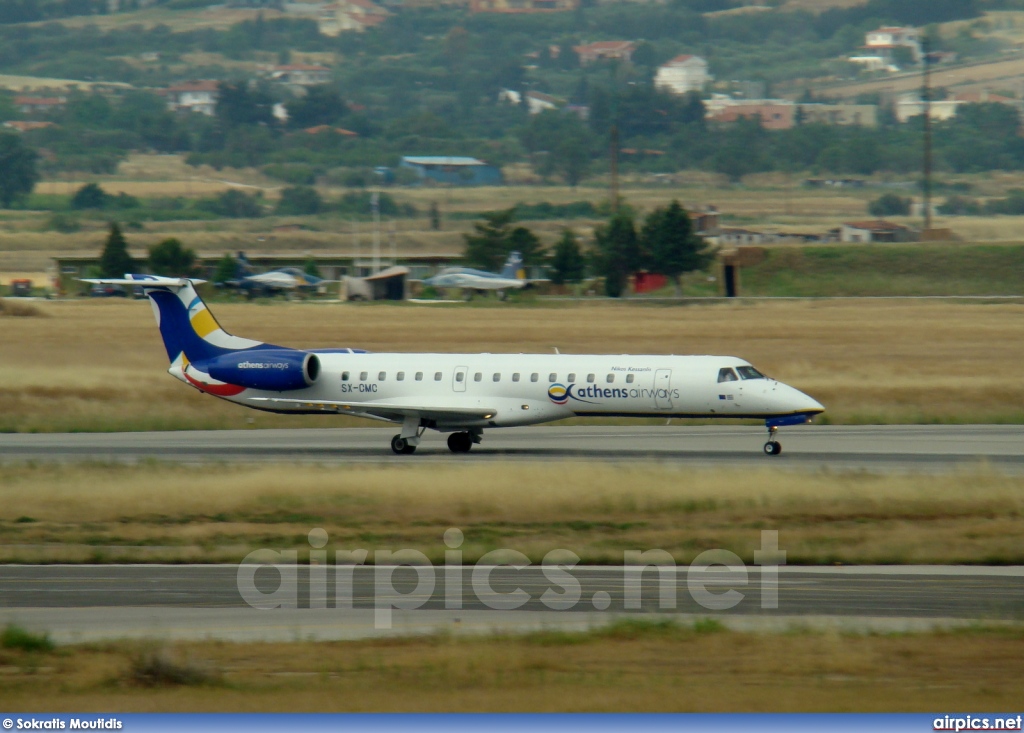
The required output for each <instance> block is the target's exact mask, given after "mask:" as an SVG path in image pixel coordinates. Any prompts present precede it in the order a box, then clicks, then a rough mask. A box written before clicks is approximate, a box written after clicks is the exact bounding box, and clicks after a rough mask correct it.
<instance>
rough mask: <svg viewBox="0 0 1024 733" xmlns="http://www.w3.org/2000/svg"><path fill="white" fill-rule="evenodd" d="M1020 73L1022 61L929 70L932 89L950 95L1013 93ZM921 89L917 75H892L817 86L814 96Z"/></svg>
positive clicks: (1023, 59)
mask: <svg viewBox="0 0 1024 733" xmlns="http://www.w3.org/2000/svg"><path fill="white" fill-rule="evenodd" d="M1022 73H1024V58H1020V57H1018V58H1013V59H997V60H994V61H991V62H989V63H978V64H971V65H963V66H953V67H950V68H944V67H941V66H940V67H937V68H936V69H934V70H933V71H932V75H931V76H932V82H931V83H932V86H934V87H944V88H947V89H950V90H951V91H954V92H965V91H975V90H977V89H983V88H989V89H992V88H998V89H1006V90H1011V91H1012V90H1015V89H1016V88H1017V84H1018V80H1019V79H1020V76H1021V74H1022ZM920 88H921V75H920V74H919V73H917V72H913V73H906V74H896V75H894V76H892V77H883V78H881V79H877V80H872V81H865V82H860V83H850V84H841V85H836V86H830V87H821V88H819V89H816V90H815V93H816V94H820V95H822V96H826V97H843V98H853V97H856V96H858V95H862V94H876V93H879V92H884V93H890V94H893V93H904V92H915V91H918V90H919V89H920Z"/></svg>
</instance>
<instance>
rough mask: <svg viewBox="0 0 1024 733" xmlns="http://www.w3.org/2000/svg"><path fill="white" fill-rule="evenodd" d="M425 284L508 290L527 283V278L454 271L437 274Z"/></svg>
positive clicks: (424, 282) (438, 286) (425, 281)
mask: <svg viewBox="0 0 1024 733" xmlns="http://www.w3.org/2000/svg"><path fill="white" fill-rule="evenodd" d="M423 284H424V285H433V286H434V287H436V288H469V289H472V290H508V289H515V288H521V287H524V286H525V285H526V280H512V279H509V278H500V277H480V276H477V275H466V274H464V273H453V274H449V275H435V276H434V277H430V278H427V279H426V280H424V281H423Z"/></svg>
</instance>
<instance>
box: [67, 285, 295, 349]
mask: <svg viewBox="0 0 1024 733" xmlns="http://www.w3.org/2000/svg"><path fill="white" fill-rule="evenodd" d="M85 282H90V283H101V284H107V285H129V286H142V288H143V292H145V294H146V295H148V296H149V300H150V302H151V303H152V305H153V314H154V315H155V316H156V322H157V325H158V326H159V327H160V335H161V337H163V340H164V347H165V348H166V349H167V358H168V359H169V360H170V362H171V364H174V363H175V362H176V361H177V360H178V359H179V357H181V355H182V354H184V356H185V359H187V360H188V361H190V362H199V361H206V360H208V359H212V358H214V357H217V356H220V355H222V354H225V353H227V352H230V351H241V350H247V349H255V348H257V347H263V346H269V344H264V343H263V342H261V341H253V340H251V339H245V338H239V337H238V336H232V335H231V334H229V333H228V332H227V331H225V330H224V329H223V328H221V327H220V324H219V323H217V320H216V319H215V318H214V317H213V313H211V312H210V309H209V308H208V307H207V306H206V303H205V302H203V299H202V298H201V297H200V296H199V293H197V292H196V289H195V285H196V284H197V283H201V282H204V281H202V280H194V281H193V280H189V279H187V278H171V277H157V276H155V275H125V277H124V279H123V280H111V279H97V280H85ZM270 348H277V347H270Z"/></svg>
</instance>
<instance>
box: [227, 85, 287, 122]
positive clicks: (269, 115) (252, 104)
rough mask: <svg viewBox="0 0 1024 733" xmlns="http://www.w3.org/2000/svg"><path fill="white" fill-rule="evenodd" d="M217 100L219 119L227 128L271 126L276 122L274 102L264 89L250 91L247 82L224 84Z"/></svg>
mask: <svg viewBox="0 0 1024 733" xmlns="http://www.w3.org/2000/svg"><path fill="white" fill-rule="evenodd" d="M219 94H220V96H219V97H218V99H217V117H218V119H220V120H221V121H222V122H223V123H224V124H225V125H226V126H227V127H235V126H237V125H259V124H264V125H270V124H272V123H273V122H274V111H273V110H274V100H273V99H272V98H271V96H270V95H269V94H268V93H267V92H266V91H264V90H263V89H260V88H257V89H253V90H250V89H249V85H248V84H246V83H245V82H239V83H237V84H227V83H222V84H221V85H220V86H219Z"/></svg>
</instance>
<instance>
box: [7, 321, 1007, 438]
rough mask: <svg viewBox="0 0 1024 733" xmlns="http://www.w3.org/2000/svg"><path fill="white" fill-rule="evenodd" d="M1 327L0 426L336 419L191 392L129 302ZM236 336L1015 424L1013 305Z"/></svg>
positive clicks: (873, 418)
mask: <svg viewBox="0 0 1024 733" xmlns="http://www.w3.org/2000/svg"><path fill="white" fill-rule="evenodd" d="M40 307H41V308H42V309H43V310H44V311H45V312H46V313H48V314H49V315H50V316H52V317H50V318H45V319H19V318H10V319H4V320H3V322H2V323H0V343H4V344H16V345H17V346H16V348H5V349H4V350H3V352H2V354H0V429H4V430H17V431H37V430H71V429H74V430H93V429H112V428H120V429H136V428H138V429H145V428H149V427H158V426H162V427H168V428H172V427H176V428H190V427H191V428H198V427H241V426H243V425H244V424H245V420H246V418H253V419H254V420H255V421H256V424H257V425H259V426H287V425H304V426H309V425H323V426H337V425H341V424H344V423H341V422H338V421H336V419H331V418H328V417H315V418H290V417H274V416H270V415H263V414H262V413H255V412H253V411H251V410H245V409H243V408H240V407H237V406H234V405H230V404H227V403H224V402H221V401H219V400H216V399H215V398H211V397H206V396H203V395H200V394H199V393H197V392H195V391H194V390H191V389H189V388H188V387H186V386H185V385H182V384H180V383H179V382H177V381H175V380H173V379H172V378H171V377H169V376H167V375H166V374H165V373H164V370H165V369H166V367H167V357H166V354H165V352H164V351H163V345H162V343H161V341H160V338H159V334H158V332H157V329H156V327H155V324H154V322H153V317H152V314H151V313H150V309H149V306H148V304H146V303H145V302H55V303H46V304H40ZM213 311H214V312H215V313H216V315H217V317H218V319H219V320H220V322H221V324H222V325H223V326H224V327H225V328H226V329H227V330H228V331H229V332H232V333H235V334H238V335H242V336H247V337H250V338H256V339H259V340H262V341H267V342H270V343H277V344H283V345H287V346H294V347H300V348H301V347H328V346H353V347H361V348H366V349H369V350H371V351H413V352H414V351H450V352H460V351H462V352H483V351H489V352H494V353H499V352H511V353H529V352H541V353H549V352H550V351H551V349H552V347H553V346H557V347H559V348H560V349H561V351H562V352H563V353H637V354H642V353H676V354H734V355H738V356H742V357H744V358H746V359H749V360H750V361H752V362H753V363H754V364H756V365H758V366H759V367H760V368H762V369H763V370H765V371H766V372H767V373H769V374H771V375H773V376H775V377H777V378H778V379H780V380H782V381H784V382H787V383H789V384H792V385H794V386H796V387H798V388H799V389H802V390H804V391H806V392H808V393H809V394H812V395H814V396H815V397H816V398H818V399H819V400H820V401H821V402H822V403H823V404H825V406H826V407H827V408H828V412H827V413H826V414H825V418H826V419H827V420H831V421H833V422H846V423H851V422H852V423H863V422H1007V421H1013V422H1018V421H1021V420H1022V419H1024V415H1022V408H1024V383H1022V382H1021V381H1020V380H1015V379H1012V378H1008V376H1007V375H1013V374H1015V373H1016V372H1017V371H1018V365H1019V364H1021V363H1024V340H1022V339H1021V338H1020V318H1021V307H1020V305H1013V304H998V305H994V304H987V305H981V304H966V303H935V302H901V301H819V302H796V303H793V302H773V303H720V304H708V305H691V306H685V307H683V306H666V307H663V306H644V305H640V304H631V303H601V302H599V303H586V302H580V303H571V304H565V305H560V306H559V305H556V306H551V307H546V306H532V307H531V306H527V307H511V306H510V307H506V306H500V307H471V306H469V307H467V306H463V305H454V306H443V305H431V306H416V305H412V304H409V305H404V306H395V305H369V306H353V305H343V304H336V305H334V304H303V303H293V304H285V303H276V304H268V303H263V304H215V305H214V306H213Z"/></svg>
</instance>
